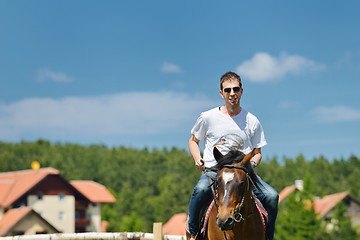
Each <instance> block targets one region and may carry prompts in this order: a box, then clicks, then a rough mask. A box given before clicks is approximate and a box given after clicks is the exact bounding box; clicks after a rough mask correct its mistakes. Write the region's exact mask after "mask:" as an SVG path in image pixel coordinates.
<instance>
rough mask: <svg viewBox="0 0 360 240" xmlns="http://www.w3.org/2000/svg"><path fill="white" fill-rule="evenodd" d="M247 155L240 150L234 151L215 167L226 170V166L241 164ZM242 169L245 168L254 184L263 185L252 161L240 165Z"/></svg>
mask: <svg viewBox="0 0 360 240" xmlns="http://www.w3.org/2000/svg"><path fill="white" fill-rule="evenodd" d="M244 157H245V154H244V153H243V152H241V151H239V150H235V149H232V150H230V152H228V153H227V154H226V155H225V156H224V157H223V158H221V159H220V160H219V161H218V163H217V165H216V166H215V167H216V168H217V169H218V170H220V169H222V168H224V166H225V165H231V164H234V163H241V162H242V160H243V159H244ZM240 165H241V166H242V167H245V168H246V169H247V170H248V173H249V176H250V178H251V180H252V181H253V183H254V184H255V185H256V187H258V186H259V185H261V183H260V181H259V179H258V177H257V176H256V174H255V171H254V169H253V168H252V166H251V164H250V161H247V162H245V163H243V164H240Z"/></svg>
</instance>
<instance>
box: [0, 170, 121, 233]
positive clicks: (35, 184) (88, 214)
mask: <svg viewBox="0 0 360 240" xmlns="http://www.w3.org/2000/svg"><path fill="white" fill-rule="evenodd" d="M108 202H115V198H114V197H113V196H112V195H111V193H110V192H109V191H108V190H107V189H106V187H105V186H103V185H101V184H99V183H96V182H94V181H68V180H66V179H65V178H64V177H62V176H61V175H60V173H59V171H58V170H56V169H54V168H40V169H36V170H33V169H31V170H22V171H14V172H5V173H0V236H6V235H14V234H21V233H23V234H33V233H55V232H63V233H74V232H100V231H102V229H101V226H105V224H104V223H103V224H102V222H101V214H100V213H101V204H102V203H108ZM15 215H16V216H15ZM29 218H31V219H32V221H29ZM9 219H11V221H9ZM10 222H11V224H10ZM26 222H27V223H28V224H23V223H26ZM29 222H30V223H29ZM31 223H32V224H31ZM39 226H40V227H39ZM21 227H22V228H23V229H21ZM29 229H30V230H31V229H33V230H31V231H30V230H29ZM34 229H35V230H34Z"/></svg>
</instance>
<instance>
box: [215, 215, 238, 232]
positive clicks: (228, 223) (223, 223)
mask: <svg viewBox="0 0 360 240" xmlns="http://www.w3.org/2000/svg"><path fill="white" fill-rule="evenodd" d="M216 223H217V225H218V226H219V227H220V229H221V230H223V231H226V230H230V229H232V228H233V227H234V219H233V218H232V217H226V218H219V217H217V218H216Z"/></svg>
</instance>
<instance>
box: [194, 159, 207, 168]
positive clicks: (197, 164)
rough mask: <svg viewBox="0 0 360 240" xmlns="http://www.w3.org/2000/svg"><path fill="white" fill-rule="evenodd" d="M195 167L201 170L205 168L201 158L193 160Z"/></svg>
mask: <svg viewBox="0 0 360 240" xmlns="http://www.w3.org/2000/svg"><path fill="white" fill-rule="evenodd" d="M195 167H196V168H197V170H199V171H203V170H204V169H205V167H204V160H203V159H202V158H200V159H197V160H195Z"/></svg>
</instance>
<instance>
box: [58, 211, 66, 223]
mask: <svg viewBox="0 0 360 240" xmlns="http://www.w3.org/2000/svg"><path fill="white" fill-rule="evenodd" d="M64 219H65V213H64V212H63V211H60V212H59V220H60V221H63V220H64Z"/></svg>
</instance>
